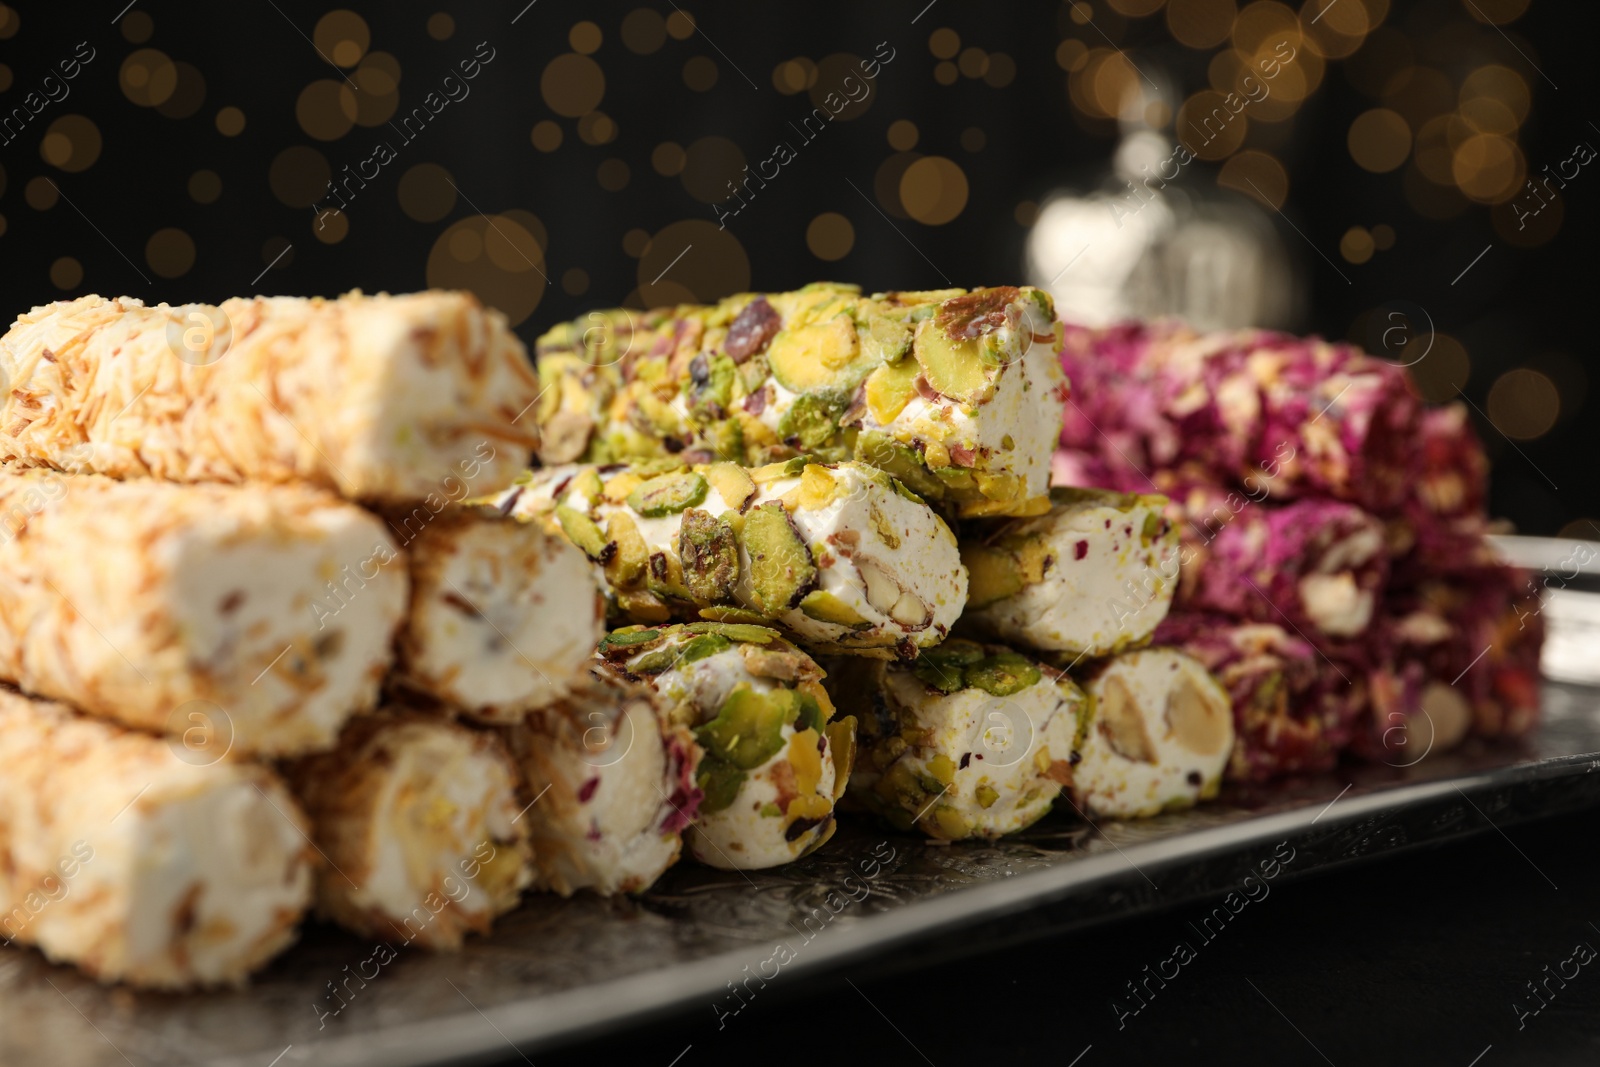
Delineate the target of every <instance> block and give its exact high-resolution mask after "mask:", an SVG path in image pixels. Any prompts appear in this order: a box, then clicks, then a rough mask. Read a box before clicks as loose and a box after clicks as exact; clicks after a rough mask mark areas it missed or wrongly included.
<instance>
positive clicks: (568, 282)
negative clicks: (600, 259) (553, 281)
mask: <svg viewBox="0 0 1600 1067" xmlns="http://www.w3.org/2000/svg"><path fill="white" fill-rule="evenodd" d="M561 290H562V292H564V293H566V294H567V295H568V296H582V295H583V294H584V293H587V292H588V291H589V272H588V271H586V270H584V269H583V268H582V267H568V268H567V269H566V270H564V271H562V272H561Z"/></svg>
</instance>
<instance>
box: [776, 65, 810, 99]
mask: <svg viewBox="0 0 1600 1067" xmlns="http://www.w3.org/2000/svg"><path fill="white" fill-rule="evenodd" d="M816 83H817V65H816V64H815V63H813V62H811V60H809V59H807V58H806V57H805V56H796V57H795V58H794V59H786V60H784V61H783V62H782V63H779V64H778V65H777V66H776V67H773V68H772V84H773V87H774V88H776V89H777V90H778V92H780V93H782V94H783V95H785V96H793V95H794V94H795V93H798V92H803V91H805V90H806V89H809V88H811V87H812V86H813V85H815V84H816Z"/></svg>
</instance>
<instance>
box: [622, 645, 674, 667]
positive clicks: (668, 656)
mask: <svg viewBox="0 0 1600 1067" xmlns="http://www.w3.org/2000/svg"><path fill="white" fill-rule="evenodd" d="M681 660H682V657H681V655H680V650H679V649H677V648H673V647H672V646H670V645H668V646H666V647H663V648H654V649H651V650H650V651H649V652H646V653H644V654H643V655H641V656H640V657H639V658H638V659H636V660H634V661H633V662H632V663H630V664H628V669H629V670H630V671H632V672H633V673H634V674H661V673H662V672H663V671H670V670H671V669H672V668H674V667H676V666H677V665H678V664H679V663H680V662H681Z"/></svg>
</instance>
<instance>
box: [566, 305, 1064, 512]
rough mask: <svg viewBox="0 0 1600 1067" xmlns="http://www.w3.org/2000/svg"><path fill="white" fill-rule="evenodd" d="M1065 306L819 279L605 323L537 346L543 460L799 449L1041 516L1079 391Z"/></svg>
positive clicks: (582, 325)
mask: <svg viewBox="0 0 1600 1067" xmlns="http://www.w3.org/2000/svg"><path fill="white" fill-rule="evenodd" d="M1060 348H1061V332H1060V329H1059V327H1058V326H1057V325H1056V322H1055V308H1054V305H1053V304H1052V303H1051V300H1050V297H1049V295H1048V294H1047V293H1045V292H1044V291H1043V290H1040V289H1033V288H1027V287H1023V288H1016V287H1011V286H1002V287H999V288H993V289H975V290H973V291H971V292H967V291H965V290H962V289H947V290H940V291H936V292H923V293H912V292H893V293H877V294H873V295H871V296H863V295H862V294H861V291H860V290H859V289H858V288H857V287H855V286H852V285H839V284H834V283H818V284H814V285H808V286H806V287H805V288H804V289H800V290H797V291H795V292H790V293H766V294H756V293H741V294H739V295H737V296H731V297H728V298H727V299H725V300H723V301H721V302H720V303H718V304H715V305H711V306H697V305H683V306H680V307H676V308H662V309H658V310H655V311H647V312H629V311H621V310H619V311H608V312H592V313H590V314H589V315H587V316H585V317H584V318H583V319H581V320H579V321H577V322H573V323H565V324H562V325H561V326H558V327H556V328H555V329H553V330H551V331H550V332H549V333H547V334H546V335H545V336H544V337H543V338H541V339H540V340H539V343H538V358H539V367H540V372H541V376H542V378H543V380H544V381H545V382H546V383H547V388H546V391H545V392H544V393H543V394H542V396H541V398H540V401H539V405H538V408H537V417H538V420H539V425H540V428H541V431H542V434H543V437H542V440H543V445H542V447H541V451H540V457H541V459H542V460H543V462H544V463H545V464H546V465H555V464H560V463H566V462H571V461H574V460H584V461H587V462H591V463H608V462H616V461H630V460H639V459H653V458H659V457H662V456H668V455H673V454H681V455H683V456H685V457H687V458H689V459H690V460H709V459H723V460H734V461H737V462H738V463H743V464H748V465H752V466H754V465H759V464H764V463H771V462H774V461H777V460H783V459H787V458H790V457H793V456H796V455H800V454H808V455H815V456H818V457H820V458H822V459H826V460H833V461H837V460H844V459H856V460H860V461H863V462H866V463H870V464H872V465H874V466H876V467H879V468H881V469H884V470H887V471H889V472H890V473H892V474H895V475H897V476H899V477H901V478H903V479H905V480H906V481H908V482H909V483H910V484H911V487H912V488H913V489H915V490H916V491H917V492H918V493H921V494H923V495H924V496H926V497H927V498H929V499H930V500H933V501H935V502H948V503H949V504H951V505H953V506H955V507H956V508H957V509H958V510H959V511H960V512H961V513H962V514H963V515H1018V514H1033V513H1035V512H1036V511H1037V510H1038V509H1039V508H1040V507H1041V502H1040V498H1041V497H1042V496H1043V495H1044V494H1045V492H1046V490H1047V488H1048V486H1049V481H1050V452H1051V449H1052V448H1053V447H1054V445H1055V440H1056V436H1057V434H1058V433H1059V431H1060V428H1061V418H1062V415H1061V412H1062V406H1063V404H1064V403H1065V401H1066V399H1067V395H1068V385H1067V381H1066V379H1065V377H1064V376H1063V374H1062V372H1061V367H1060V362H1059V354H1060Z"/></svg>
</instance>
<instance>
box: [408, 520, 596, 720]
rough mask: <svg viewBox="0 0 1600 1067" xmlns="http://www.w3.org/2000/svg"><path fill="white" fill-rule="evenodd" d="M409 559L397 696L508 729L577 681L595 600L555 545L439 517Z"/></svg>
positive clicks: (581, 560) (526, 527)
mask: <svg viewBox="0 0 1600 1067" xmlns="http://www.w3.org/2000/svg"><path fill="white" fill-rule="evenodd" d="M396 529H397V532H401V533H402V536H407V534H406V533H404V532H403V529H402V527H396ZM407 550H408V554H409V556H410V557H411V611H410V615H409V617H408V619H407V621H406V625H405V627H404V628H403V629H402V630H401V634H400V659H401V664H402V666H401V671H400V678H399V680H400V681H402V682H403V684H404V685H406V686H407V687H409V688H412V689H415V690H419V691H421V692H423V693H425V694H427V695H428V696H430V697H433V698H435V699H437V700H440V701H442V702H444V703H446V704H448V705H450V706H452V707H454V708H457V709H459V710H461V711H462V712H464V713H465V714H467V715H469V716H471V717H472V718H474V719H477V720H479V721H482V722H489V723H515V722H520V721H521V720H522V718H523V717H524V715H525V714H526V713H527V712H529V711H532V710H534V709H536V708H542V707H544V706H546V705H548V704H551V703H553V702H555V701H558V700H561V699H562V698H564V697H566V696H567V695H568V694H570V693H571V692H572V691H573V689H574V687H575V686H579V685H581V684H583V682H584V681H585V680H586V679H587V677H588V673H589V665H590V662H591V660H592V657H593V655H594V646H595V644H596V643H597V642H598V641H599V640H600V638H601V637H603V636H604V635H605V598H604V597H603V596H602V595H601V592H600V588H599V584H598V583H597V581H596V580H595V575H594V571H593V568H592V567H591V566H590V564H589V561H588V559H587V558H585V556H584V554H583V553H582V552H580V551H578V550H577V549H576V548H574V547H572V545H570V544H568V543H567V541H566V539H565V538H563V537H561V536H560V535H558V534H554V533H550V532H547V531H546V530H544V529H543V528H542V527H539V526H537V525H534V524H531V523H524V522H519V521H518V520H516V519H514V518H511V517H509V516H503V515H500V514H499V513H498V512H496V511H495V510H494V509H492V508H482V509H472V510H467V511H462V512H457V513H455V514H450V515H441V516H439V517H438V518H436V519H434V520H433V521H432V522H430V523H428V524H427V525H426V526H424V527H423V528H422V529H421V531H420V533H418V534H417V535H416V536H415V537H414V538H413V539H412V540H410V541H409V542H408V545H407Z"/></svg>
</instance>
